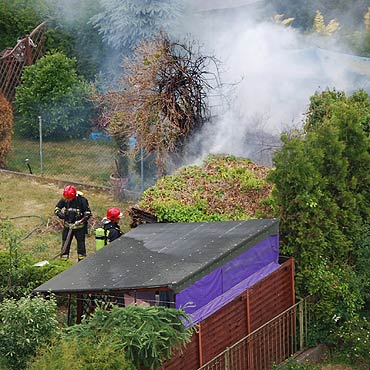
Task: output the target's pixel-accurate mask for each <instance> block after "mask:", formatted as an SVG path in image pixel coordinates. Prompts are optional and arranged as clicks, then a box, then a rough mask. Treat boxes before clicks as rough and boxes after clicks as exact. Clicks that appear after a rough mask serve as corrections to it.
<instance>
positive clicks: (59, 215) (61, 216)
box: [55, 210, 65, 220]
mask: <svg viewBox="0 0 370 370" xmlns="http://www.w3.org/2000/svg"><path fill="white" fill-rule="evenodd" d="M55 214H56V215H57V216H58V217H59V218H60V219H61V220H64V218H65V215H64V213H63V212H62V211H60V210H59V211H57V212H56V213H55Z"/></svg>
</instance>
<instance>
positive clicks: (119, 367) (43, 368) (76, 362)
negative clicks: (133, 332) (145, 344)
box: [27, 336, 135, 370]
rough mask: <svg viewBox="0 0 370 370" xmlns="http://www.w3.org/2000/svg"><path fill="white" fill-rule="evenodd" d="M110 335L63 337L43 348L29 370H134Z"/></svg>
mask: <svg viewBox="0 0 370 370" xmlns="http://www.w3.org/2000/svg"><path fill="white" fill-rule="evenodd" d="M119 347H120V346H119V345H118V344H117V343H115V342H114V341H113V340H112V338H111V337H110V336H99V337H96V338H85V339H84V340H79V339H77V338H75V337H73V338H68V337H64V338H63V339H59V340H57V341H55V342H54V343H53V344H52V345H51V346H47V347H45V348H44V349H43V350H42V351H40V353H39V354H38V356H37V357H36V358H35V360H34V361H33V362H32V364H31V365H30V366H29V367H27V369H28V370H135V367H134V366H133V365H132V364H130V362H129V361H128V360H127V359H126V358H125V354H124V353H122V351H120V349H119Z"/></svg>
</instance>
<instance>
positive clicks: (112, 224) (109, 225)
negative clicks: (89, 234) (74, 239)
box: [95, 208, 122, 251]
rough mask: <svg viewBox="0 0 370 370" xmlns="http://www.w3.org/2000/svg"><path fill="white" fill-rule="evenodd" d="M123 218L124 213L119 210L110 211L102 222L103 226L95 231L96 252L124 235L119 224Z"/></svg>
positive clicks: (110, 209) (112, 209)
mask: <svg viewBox="0 0 370 370" xmlns="http://www.w3.org/2000/svg"><path fill="white" fill-rule="evenodd" d="M121 217H122V213H121V211H120V209H119V208H109V209H108V211H107V215H106V217H104V218H103V220H102V223H103V226H102V227H99V228H97V229H96V230H95V243H96V251H98V250H100V249H101V248H103V247H104V246H106V245H107V244H109V243H110V242H112V241H113V240H115V239H117V238H119V237H120V236H121V235H122V232H121V228H120V226H119V224H118V222H119V220H120V218H121Z"/></svg>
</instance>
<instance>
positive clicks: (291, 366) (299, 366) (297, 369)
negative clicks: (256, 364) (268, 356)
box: [273, 357, 318, 370]
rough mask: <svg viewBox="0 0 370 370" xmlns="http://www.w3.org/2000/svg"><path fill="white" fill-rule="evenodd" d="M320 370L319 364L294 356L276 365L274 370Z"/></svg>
mask: <svg viewBox="0 0 370 370" xmlns="http://www.w3.org/2000/svg"><path fill="white" fill-rule="evenodd" d="M315 369H317V370H318V366H316V365H314V364H312V363H309V362H299V361H297V360H295V359H294V358H293V357H290V358H289V359H288V360H287V361H285V362H283V363H282V364H279V365H274V366H273V370H315Z"/></svg>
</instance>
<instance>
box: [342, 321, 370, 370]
mask: <svg viewBox="0 0 370 370" xmlns="http://www.w3.org/2000/svg"><path fill="white" fill-rule="evenodd" d="M338 337H339V339H340V350H341V354H342V355H344V356H345V357H346V358H345V359H346V360H349V361H350V362H351V363H354V364H361V365H362V366H363V368H364V369H366V368H368V367H366V366H369V364H370V351H369V348H370V322H369V321H367V320H366V319H365V318H361V317H356V318H354V319H352V320H349V321H347V322H345V323H344V324H343V325H342V326H341V328H340V329H339V331H338Z"/></svg>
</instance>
